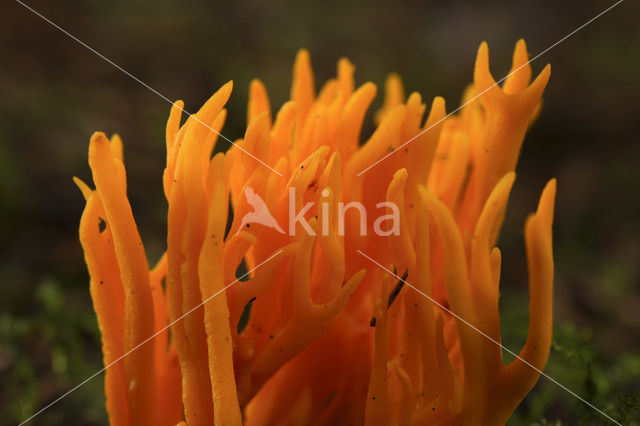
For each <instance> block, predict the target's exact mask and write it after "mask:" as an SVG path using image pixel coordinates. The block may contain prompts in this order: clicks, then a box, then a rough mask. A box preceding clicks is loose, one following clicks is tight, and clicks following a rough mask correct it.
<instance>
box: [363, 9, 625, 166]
mask: <svg viewBox="0 0 640 426" xmlns="http://www.w3.org/2000/svg"><path fill="white" fill-rule="evenodd" d="M623 1H624V0H618V1H617V2H616V3H614V4H613V5H611V6H609V7H608V8H606V9H605V10H603V11H602V12H600V13H599V14H597V15H596V16H594V17H593V18H591V19H589V20H588V21H587V22H585V23H584V24H582V25H580V26H579V27H578V28H576V29H575V30H573V31H571V32H570V33H569V34H567V35H566V36H564V37H562V38H561V39H560V40H558V41H556V42H555V43H553V44H552V45H551V46H549V47H547V48H546V49H544V50H543V51H542V52H540V53H538V54H537V55H536V56H534V57H533V58H531V59H529V60H528V61H527V62H526V63H524V64H522V65H520V66H519V67H518V68H516V69H515V70H513V71H511V72H510V73H509V74H507V75H505V76H504V77H502V78H501V79H500V80H498V81H496V82H495V83H493V84H492V85H491V86H489V87H488V88H487V89H485V90H483V91H482V92H480V93H478V94H477V95H476V96H474V97H473V98H471V99H469V100H468V101H467V102H465V103H463V104H462V105H460V106H459V107H458V108H456V109H454V110H453V111H451V112H450V113H449V114H447V115H445V116H444V117H442V118H441V119H440V120H438V121H436V122H435V123H433V124H432V125H430V126H429V127H427V128H426V129H424V130H422V131H421V132H419V133H418V134H417V135H415V136H414V137H412V138H411V139H409V140H407V141H405V142H403V143H402V145H400V146H399V147H397V148H396V149H394V150H393V151H391V152H390V153H388V154H386V155H385V156H384V157H382V158H380V159H379V160H378V161H376V162H375V163H373V164H371V165H370V166H369V167H367V168H366V169H364V170H362V171H361V172H360V173H358V174H357V176H360V175H362V174H363V173H365V172H367V171H368V170H369V169H371V168H373V167H375V166H376V165H377V164H378V163H380V162H382V161H384V160H385V159H387V158H388V157H390V156H392V155H393V154H395V153H396V152H397V151H399V150H401V149H402V148H404V147H405V146H406V145H407V144H409V143H411V142H413V141H414V140H416V138H418V137H420V136H421V135H423V134H425V133H427V132H428V131H429V130H431V129H433V128H434V127H435V126H437V125H438V124H440V123H442V122H443V121H444V120H446V119H447V118H448V117H450V116H452V115H453V114H455V113H456V112H458V111H460V110H461V109H462V108H464V107H465V106H466V105H469V104H470V103H471V102H473V101H475V100H476V99H478V98H479V97H480V96H482V95H483V94H485V93H486V92H487V91H489V90H490V89H492V88H494V87H495V86H497V85H498V84H500V83H502V82H503V81H505V80H506V79H507V78H509V76H510V75H512V74H515V73H516V72H518V71H519V70H520V69H522V68H524V67H526V66H527V65H529V64H530V63H531V62H533V61H535V60H536V59H538V58H539V57H540V56H542V55H544V54H545V53H547V52H548V51H550V50H551V49H553V48H554V47H556V46H557V45H559V44H560V43H562V42H563V41H565V40H566V39H568V38H569V37H571V36H572V35H574V34H575V33H577V32H578V31H580V30H581V29H583V28H584V27H586V26H587V25H589V24H590V23H592V22H593V21H595V20H596V19H598V18H600V17H601V16H602V15H604V14H605V13H607V12H609V11H610V10H611V9H613V8H614V7H616V6H617V5H619V4H620V3H622V2H623Z"/></svg>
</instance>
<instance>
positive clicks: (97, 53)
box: [16, 0, 282, 176]
mask: <svg viewBox="0 0 640 426" xmlns="http://www.w3.org/2000/svg"><path fill="white" fill-rule="evenodd" d="M16 2H18V3H20V4H21V5H22V6H24V7H25V8H26V9H28V10H30V11H31V12H33V13H34V14H35V15H37V16H39V17H40V18H42V19H43V20H44V21H46V22H48V23H49V24H51V25H52V26H53V27H55V28H57V29H58V30H60V31H61V32H62V33H64V34H66V35H67V36H68V37H70V38H71V39H73V40H75V41H76V42H77V43H79V44H80V45H82V46H84V47H86V48H87V49H89V50H90V51H91V52H93V53H95V54H96V55H98V56H99V57H100V58H102V59H103V60H105V61H106V62H108V63H109V64H111V65H113V66H114V67H115V68H117V69H118V70H120V71H122V72H123V73H124V74H126V75H127V76H129V77H131V78H132V79H133V80H135V81H137V82H138V83H140V84H141V85H142V86H144V87H146V88H147V89H148V90H150V91H151V92H153V93H155V94H156V95H158V96H160V97H161V98H162V99H164V100H165V101H167V102H169V103H170V104H171V105H174V103H173V102H172V101H171V99H169V98H167V97H166V96H165V95H163V94H162V93H160V92H158V91H157V90H156V89H154V88H153V87H151V86H149V85H148V84H147V83H145V82H144V81H142V80H140V79H139V78H138V77H136V76H135V75H133V74H131V73H130V72H129V71H127V70H125V69H124V68H122V67H121V66H120V65H118V64H116V63H115V62H113V61H112V60H111V59H109V58H107V57H106V56H104V55H103V54H102V53H100V52H98V51H97V50H96V49H94V48H93V47H91V46H89V45H88V44H87V43H85V42H83V41H82V40H80V39H79V38H78V37H76V36H74V35H73V34H71V33H70V32H68V31H66V30H64V29H63V28H61V27H60V26H59V25H57V24H56V23H55V22H53V21H51V20H50V19H49V18H47V17H46V16H44V15H42V14H41V13H40V12H38V11H36V10H35V9H33V8H32V7H30V6H28V5H26V4H24V3H23V2H22V1H20V0H16ZM176 107H177V108H178V109H180V110H181V111H182V112H184V113H185V114H187V115H188V116H189V117H191V118H193V119H194V120H196V121H197V122H199V123H200V124H202V125H204V126H205V127H206V128H208V129H209V130H211V131H212V132H213V133H215V134H216V135H218V136H219V137H221V138H222V139H224V140H226V141H227V142H229V143H230V144H231V145H233V146H235V147H236V148H238V149H239V150H240V151H242V152H244V153H245V154H247V155H249V156H250V157H252V158H253V159H254V160H256V161H257V162H259V163H260V164H262V165H263V166H265V167H267V168H268V169H271V171H272V172H274V173H275V174H277V175H280V176H282V173H280V172H279V171H277V170H276V169H274V168H273V167H271V166H270V165H268V164H267V163H265V162H264V161H262V160H261V159H259V158H258V157H256V156H255V155H253V154H251V153H250V152H249V151H247V150H246V149H244V148H242V147H241V146H240V145H238V144H236V143H235V142H233V141H232V140H231V139H229V138H228V137H226V136H225V135H223V134H222V133H220V132H218V131H217V130H215V129H213V128H212V127H211V126H209V125H208V124H206V123H204V122H202V121H201V120H200V119H199V118H198V117H197V116H196V115H194V114H191V113H190V112H189V111H187V110H185V109H184V108H180V107H179V106H177V105H176Z"/></svg>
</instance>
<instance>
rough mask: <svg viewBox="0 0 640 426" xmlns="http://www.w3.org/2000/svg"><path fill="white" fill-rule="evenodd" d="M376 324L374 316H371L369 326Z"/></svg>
mask: <svg viewBox="0 0 640 426" xmlns="http://www.w3.org/2000/svg"><path fill="white" fill-rule="evenodd" d="M375 326H376V317H371V320H370V321H369V327H375Z"/></svg>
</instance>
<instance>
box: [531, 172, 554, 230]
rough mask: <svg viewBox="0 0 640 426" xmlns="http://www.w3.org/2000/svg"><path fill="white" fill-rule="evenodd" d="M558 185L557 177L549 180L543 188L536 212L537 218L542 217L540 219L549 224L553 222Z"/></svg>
mask: <svg viewBox="0 0 640 426" xmlns="http://www.w3.org/2000/svg"><path fill="white" fill-rule="evenodd" d="M556 185H557V183H556V179H555V178H553V179H551V180H549V182H547V184H546V185H545V187H544V189H543V190H542V195H540V202H539V203H538V209H537V210H536V214H535V216H536V217H537V218H540V220H542V221H543V222H544V223H546V224H548V225H549V226H550V225H551V223H552V222H553V210H554V207H555V200H556V189H557V187H556Z"/></svg>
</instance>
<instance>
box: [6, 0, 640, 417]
mask: <svg viewBox="0 0 640 426" xmlns="http://www.w3.org/2000/svg"><path fill="white" fill-rule="evenodd" d="M25 2H26V3H27V4H28V5H30V6H31V7H33V8H35V9H36V10H37V11H39V12H40V13H42V14H43V15H44V16H46V17H47V18H49V19H51V20H52V21H53V22H55V23H57V24H58V25H60V26H61V27H62V28H64V29H65V30H67V31H69V32H70V33H72V34H74V35H75V36H77V37H78V38H79V39H81V40H82V41H84V42H86V43H87V44H89V45H90V46H92V47H93V48H95V49H96V50H97V51H99V52H100V53H102V54H104V55H105V56H106V57H108V58H109V59H111V60H113V61H114V62H115V63H117V64H118V65H120V66H121V67H123V68H124V69H126V70H127V71H128V72H130V73H132V74H133V75H135V76H136V77H138V78H140V79H141V80H142V81H144V82H145V83H147V84H149V85H150V86H152V87H153V88H154V89H156V90H157V91H159V92H160V93H162V94H163V95H164V96H166V97H167V98H169V99H171V100H174V99H183V100H184V101H185V103H186V109H187V110H188V111H193V112H195V111H196V110H197V109H198V108H199V107H200V105H201V104H202V103H203V102H204V101H205V100H206V99H207V98H208V97H209V96H210V95H211V94H212V93H213V92H214V91H215V90H217V88H218V87H219V86H221V85H222V84H223V83H225V82H226V81H228V80H230V79H233V80H234V85H235V88H234V93H233V95H232V98H231V101H230V102H229V111H230V115H229V118H228V120H227V125H226V126H225V128H224V129H223V133H224V134H225V135H226V136H228V137H229V138H230V139H236V138H239V137H241V136H242V135H243V129H244V126H245V120H246V102H247V88H248V85H249V82H250V80H251V79H252V78H253V77H258V78H260V79H262V80H263V82H264V83H265V85H266V86H267V88H268V91H269V95H270V97H271V101H272V106H273V108H274V109H275V108H278V107H279V106H280V105H281V104H282V103H283V102H284V100H285V99H286V98H287V97H288V92H289V84H290V78H291V66H292V63H293V59H294V56H295V54H296V51H297V50H298V49H299V48H301V47H306V48H308V49H309V50H310V52H311V55H312V61H313V65H314V70H315V73H316V84H317V85H319V84H320V83H321V82H324V81H325V80H326V79H327V78H329V77H331V76H333V75H334V73H335V63H336V61H337V60H338V59H339V58H340V57H341V56H347V57H349V58H350V59H351V60H352V61H353V62H354V63H355V65H356V67H357V69H356V81H357V83H358V84H362V83H363V82H365V81H368V80H371V81H373V82H375V83H377V84H378V85H379V88H380V87H381V84H382V82H383V81H384V78H385V76H386V74H387V73H389V72H391V71H395V72H397V73H399V74H400V75H401V76H402V78H403V79H404V83H405V87H406V90H407V92H410V91H419V92H420V93H421V94H422V95H423V96H424V97H425V98H427V99H431V98H432V97H433V96H436V95H442V96H444V97H445V99H446V100H447V107H448V110H449V111H451V110H453V109H454V108H455V107H457V105H458V104H459V99H460V96H461V94H462V90H463V89H464V88H465V86H466V85H467V84H468V83H469V82H470V81H471V79H472V72H473V63H474V59H475V53H476V49H477V47H478V45H479V44H480V42H482V41H483V40H486V41H487V42H488V43H489V48H490V57H491V62H492V63H491V67H492V71H493V73H494V76H495V77H496V79H499V78H501V77H502V76H504V75H505V74H506V73H507V72H508V70H509V66H510V60H511V54H512V51H513V48H514V45H515V43H516V41H517V40H518V39H519V38H521V37H523V38H525V39H526V41H527V44H528V49H529V52H530V54H531V55H532V56H534V55H536V54H537V53H539V52H541V51H543V50H544V49H546V48H547V47H549V46H551V45H552V44H553V43H555V42H556V41H558V40H559V39H561V38H562V37H564V36H565V35H567V34H568V33H570V32H571V31H573V30H574V29H576V28H577V27H579V26H580V25H582V24H583V23H585V22H586V21H588V20H589V19H591V18H592V17H594V16H595V15H597V14H598V13H599V12H601V11H602V10H604V9H606V8H607V7H608V6H610V5H611V4H613V1H604V0H603V1H600V0H597V1H596V0H583V1H565V2H554V1H545V2H530V1H511V2H497V1H487V2H462V1H446V2H443V1H441V2H433V1H431V2H430V1H423V2H419V1H408V2H403V3H402V4H393V3H392V2H380V3H378V2H356V3H350V2H346V1H324V2H321V3H318V4H315V5H313V4H299V3H297V2H296V3H294V2H291V3H289V2H285V1H282V0H275V1H271V2H260V1H256V2H242V3H239V2H236V3H233V2H230V3H222V2H206V1H199V0H183V1H171V0H157V1H155V2H153V4H151V5H150V4H149V2H142V1H138V0H134V1H123V0H114V1H110V2H100V1H96V0H83V1H80V0H71V1H65V2H46V1H41V0H25ZM3 3H4V4H3V6H2V13H0V98H1V100H2V102H1V103H0V377H1V378H2V379H1V380H0V412H2V413H3V414H2V416H0V424H16V423H17V422H18V421H20V420H22V419H24V418H26V417H28V416H30V415H31V414H32V413H34V412H35V411H37V410H38V409H39V408H41V407H42V406H43V405H44V404H46V403H48V402H51V401H53V400H54V399H55V398H56V397H57V396H59V395H61V394H62V393H64V392H65V391H66V390H68V389H69V388H71V387H73V386H75V385H76V384H77V383H79V382H81V381H82V380H84V379H85V378H86V377H87V376H89V375H90V374H92V373H94V372H95V371H97V370H99V369H100V368H101V367H102V358H101V353H100V340H99V333H98V331H97V326H96V321H95V318H94V315H93V310H92V307H91V301H90V297H89V288H88V274H87V271H86V267H85V265H84V261H83V256H82V251H81V248H80V244H79V242H78V238H77V227H78V223H79V220H80V215H81V213H82V209H83V207H84V201H83V199H82V196H81V194H80V192H79V191H78V190H77V189H76V187H75V186H74V185H73V183H72V181H71V177H72V176H74V175H76V176H79V177H81V178H82V179H85V180H86V181H90V171H89V167H88V165H87V147H88V141H89V137H90V135H91V134H92V132H94V131H96V130H102V131H104V132H106V133H107V134H109V135H110V134H112V133H116V132H117V133H119V134H120V135H121V136H122V138H123V140H124V144H125V163H126V164H127V172H128V181H129V196H130V200H131V203H132V206H133V210H134V214H135V216H136V220H137V222H138V225H139V228H140V230H141V234H142V237H143V240H144V242H145V245H146V248H147V252H148V254H149V260H150V262H152V263H153V262H155V261H156V260H157V258H158V256H159V255H160V254H161V253H162V251H163V250H164V244H165V243H164V239H165V238H166V235H165V232H166V231H165V228H166V204H165V200H164V196H163V193H162V185H161V177H162V171H163V169H164V165H165V164H164V162H165V152H164V149H165V148H164V126H165V122H166V118H167V117H168V113H169V107H170V105H169V104H168V103H167V102H166V101H165V100H163V99H162V98H160V97H158V96H157V95H156V94H153V93H151V92H150V91H149V90H147V89H146V88H144V87H143V86H141V85H140V84H139V83H137V82H136V81H134V80H132V79H131V78H129V77H127V76H126V75H124V74H123V73H122V72H121V71H119V70H117V69H116V68H114V67H113V66H111V65H109V64H108V63H106V62H105V61H104V60H102V59H101V58H99V57H98V56H96V55H95V54H94V53H92V52H90V51H89V50H87V49H86V48H85V47H82V46H80V45H79V44H78V43H76V42H75V41H73V40H72V39H70V38H69V37H67V36H66V35H64V34H63V33H62V32H60V31H59V30H57V29H55V28H53V27H52V26H51V25H50V24H48V23H46V22H45V21H43V20H42V19H41V18H39V17H38V16H36V15H34V14H33V13H32V12H30V11H28V10H27V9H25V8H24V7H23V6H21V5H20V4H19V3H16V2H11V1H8V2H3ZM480 3H483V4H480ZM639 17H640V2H637V1H633V0H627V1H624V2H623V3H622V4H621V5H619V6H617V7H616V8H614V9H613V10H612V11H611V12H609V13H608V14H606V15H604V16H603V17H602V18H600V19H599V20H597V21H595V22H594V23H592V24H591V25H589V26H588V27H587V28H585V29H584V30H582V31H580V32H578V33H577V34H576V35H574V36H572V37H571V38H569V39H568V40H566V41H564V42H563V43H561V44H560V45H559V46H557V47H555V48H554V49H553V50H551V51H549V52H548V53H546V54H545V55H544V56H543V57H541V58H539V59H537V60H536V61H535V62H534V63H533V64H532V66H533V69H534V73H536V74H537V73H538V72H539V71H540V70H541V69H542V67H543V66H544V65H545V64H546V63H551V64H552V75H551V80H550V83H549V85H548V87H547V89H546V92H545V98H544V108H543V110H542V114H541V115H540V117H539V119H538V121H537V122H536V123H535V124H534V126H533V127H532V129H531V131H530V132H529V134H528V136H527V138H526V139H525V142H524V148H523V151H522V156H521V160H520V163H519V166H518V169H517V171H518V179H517V181H516V185H515V188H514V192H513V195H512V199H511V202H510V207H509V212H508V214H507V221H506V222H505V226H504V229H503V231H502V235H501V240H500V247H501V248H502V250H503V253H504V255H503V256H504V259H503V280H502V284H501V287H502V298H501V311H502V318H503V334H504V344H505V346H507V347H509V348H511V349H512V350H515V351H516V352H517V351H518V350H519V347H520V346H521V345H522V344H523V343H524V339H525V336H526V332H527V321H528V294H527V274H526V262H525V255H524V248H523V241H522V225H523V223H524V220H525V218H526V215H527V214H528V213H529V212H531V211H533V210H534V209H535V207H536V203H537V198H538V196H539V193H540V191H541V190H542V188H543V186H544V184H545V183H546V181H547V180H548V179H550V178H551V177H557V178H558V182H559V186H558V191H559V192H558V199H557V211H556V221H555V225H554V238H555V241H554V243H555V256H556V277H557V278H556V284H555V312H554V315H555V325H554V327H555V330H554V343H553V346H552V349H551V355H550V359H549V363H548V366H547V369H546V372H547V373H548V374H549V375H550V376H552V377H554V378H555V379H557V380H558V381H559V382H560V383H562V384H564V385H566V386H567V387H568V388H570V389H572V390H573V391H575V392H576V393H577V394H579V395H581V396H583V397H584V398H586V399H587V400H589V401H591V402H593V404H594V405H595V406H597V407H599V408H602V409H603V410H605V411H606V412H607V413H608V414H609V415H611V416H612V417H614V418H616V419H617V420H618V421H620V422H621V423H623V424H636V425H637V424H640V423H639V420H638V419H639V418H640V395H639V394H638V391H639V389H640V345H639V342H640V283H639V278H640V125H639V124H638V123H639V116H638V114H639V112H640V56H639V55H638V46H639V45H640V30H639V29H638V18H639ZM376 102H377V103H376V104H374V109H375V107H377V105H379V104H380V99H377V101H376ZM370 131H371V128H369V129H365V133H368V132H370ZM224 143H225V142H224V141H219V142H218V145H219V146H223V145H224ZM505 359H509V357H508V355H505ZM102 380H103V377H102V375H100V376H99V377H96V378H95V379H94V380H92V381H90V382H89V383H87V384H86V385H84V386H83V387H82V388H80V389H79V390H78V391H76V392H74V393H72V394H71V395H70V396H68V397H66V398H65V399H63V400H62V401H61V402H59V403H58V404H56V405H55V406H53V407H51V408H50V409H49V410H48V411H47V412H46V413H45V414H43V415H41V416H39V417H38V418H37V419H35V421H34V422H33V423H34V424H42V425H50V424H51V425H57V424H63V423H66V424H74V425H84V424H105V423H106V415H105V412H104V397H103V392H102V386H103V383H102ZM529 424H563V425H564V424H566V425H573V424H589V425H591V424H594V425H595V424H607V422H606V421H605V419H604V417H602V416H600V415H598V414H597V413H596V412H595V411H593V410H592V409H591V408H589V407H588V406H586V405H585V404H583V403H581V402H580V401H579V400H577V399H576V398H575V397H573V396H571V395H570V394H569V393H567V392H566V391H564V390H562V389H560V388H559V387H558V386H556V385H554V384H553V383H551V382H550V381H548V380H546V379H545V378H541V379H540V381H539V383H538V385H537V386H536V388H535V389H534V391H533V392H532V393H531V394H530V395H529V396H528V397H527V399H526V400H525V401H524V402H523V404H522V405H521V406H520V407H519V408H518V410H517V411H516V413H515V414H514V416H513V418H512V419H511V420H510V422H509V425H529Z"/></svg>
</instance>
